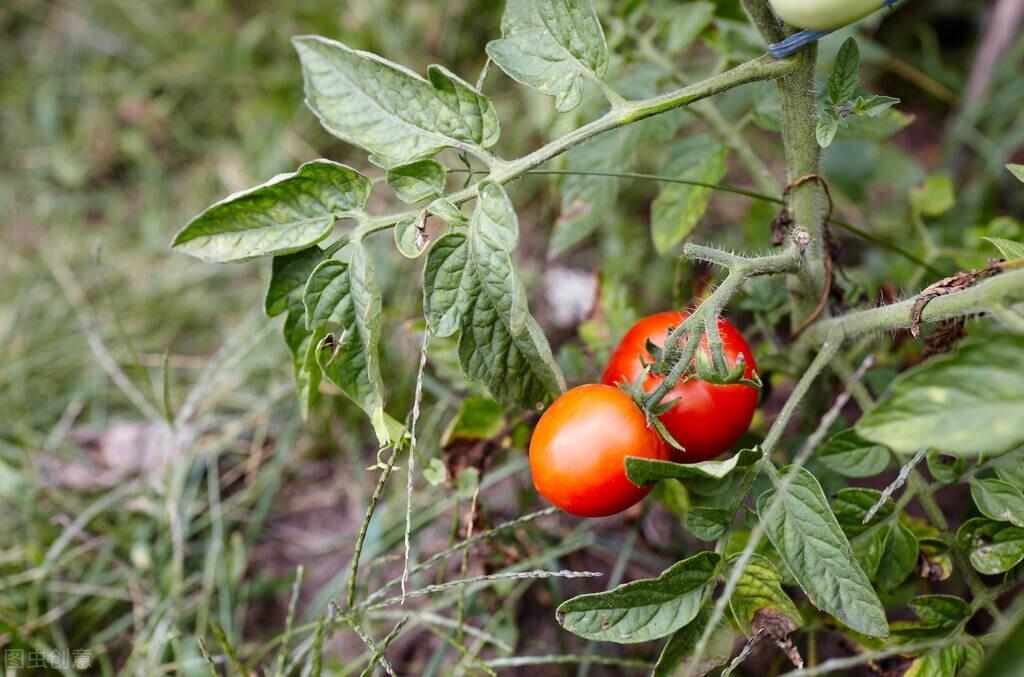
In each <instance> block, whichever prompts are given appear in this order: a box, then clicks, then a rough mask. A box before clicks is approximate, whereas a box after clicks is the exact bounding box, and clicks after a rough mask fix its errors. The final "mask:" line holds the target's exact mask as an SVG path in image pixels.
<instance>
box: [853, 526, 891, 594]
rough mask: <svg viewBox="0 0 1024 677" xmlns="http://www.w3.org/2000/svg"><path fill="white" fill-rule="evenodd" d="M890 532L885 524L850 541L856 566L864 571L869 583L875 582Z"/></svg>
mask: <svg viewBox="0 0 1024 677" xmlns="http://www.w3.org/2000/svg"><path fill="white" fill-rule="evenodd" d="M891 531H892V529H891V528H890V527H889V525H888V524H886V525H883V526H881V527H879V528H878V529H875V530H874V531H873V532H871V533H869V534H861V535H859V536H858V537H857V538H854V539H853V540H851V541H850V546H851V547H852V548H853V554H854V556H855V557H856V558H857V564H859V565H860V568H861V569H863V570H864V573H865V574H866V575H867V577H868V580H870V581H875V580H876V579H877V577H878V568H879V566H880V565H881V563H882V556H883V555H884V554H885V545H886V543H887V542H888V541H889V533H890V532H891Z"/></svg>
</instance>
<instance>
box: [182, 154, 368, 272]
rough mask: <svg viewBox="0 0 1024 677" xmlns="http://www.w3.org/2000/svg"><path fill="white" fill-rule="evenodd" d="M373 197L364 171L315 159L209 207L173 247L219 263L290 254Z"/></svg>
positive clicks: (360, 207)
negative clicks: (361, 172) (362, 172)
mask: <svg viewBox="0 0 1024 677" xmlns="http://www.w3.org/2000/svg"><path fill="white" fill-rule="evenodd" d="M369 197H370V182H369V180H367V179H366V177H364V176H363V175H362V174H360V173H359V172H357V171H356V170H354V169H352V168H351V167H346V166H345V165H341V164H338V163H336V162H330V161H328V160H314V161H313V162H307V163H306V164H304V165H302V166H301V167H299V169H298V170H297V171H296V172H294V173H292V174H280V175H278V176H275V177H274V178H272V179H271V180H270V181H267V182H266V183H264V184H262V185H259V186H256V187H255V188H250V189H249V190H246V191H242V192H240V193H235V194H234V195H230V196H228V197H226V198H224V199H223V200H221V201H220V202H218V203H217V204H215V205H213V206H211V207H209V208H207V209H206V211H204V212H203V213H202V214H200V215H199V216H197V217H195V218H194V219H192V221H190V222H189V224H188V225H187V226H185V227H184V228H183V229H182V230H181V232H179V233H178V234H177V235H176V236H175V238H174V242H173V243H172V244H171V246H172V247H173V248H174V249H177V250H178V251H181V252H184V253H186V254H190V255H192V256H195V257H197V258H200V259H203V260H204V261H216V262H220V263H225V262H235V261H246V260H248V259H252V258H256V257H259V256H275V255H279V254H290V253H292V252H297V251H301V250H303V249H306V248H308V247H310V246H312V245H314V244H316V243H317V242H319V241H320V240H322V239H324V238H325V237H327V236H328V235H330V234H331V231H332V230H333V229H334V222H335V221H336V220H338V219H340V218H345V217H347V216H352V215H354V214H358V213H360V212H362V211H363V209H364V208H365V207H366V201H367V200H368V199H369Z"/></svg>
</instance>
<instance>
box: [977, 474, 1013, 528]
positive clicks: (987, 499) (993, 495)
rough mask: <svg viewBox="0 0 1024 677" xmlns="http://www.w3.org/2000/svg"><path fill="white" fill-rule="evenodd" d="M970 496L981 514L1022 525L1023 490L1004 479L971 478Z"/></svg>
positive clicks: (999, 520)
mask: <svg viewBox="0 0 1024 677" xmlns="http://www.w3.org/2000/svg"><path fill="white" fill-rule="evenodd" d="M971 498H973V499H974V504H975V505H977V506H978V510H979V511H980V512H981V514H982V515H984V516H985V517H988V518H989V519H994V520H996V521H997V522H1009V523H1011V524H1013V525H1014V526H1018V527H1024V492H1022V491H1021V490H1020V489H1018V488H1017V487H1015V486H1013V485H1012V484H1010V483H1009V482H1006V481H1004V480H999V479H994V478H989V479H980V480H979V479H975V480H971Z"/></svg>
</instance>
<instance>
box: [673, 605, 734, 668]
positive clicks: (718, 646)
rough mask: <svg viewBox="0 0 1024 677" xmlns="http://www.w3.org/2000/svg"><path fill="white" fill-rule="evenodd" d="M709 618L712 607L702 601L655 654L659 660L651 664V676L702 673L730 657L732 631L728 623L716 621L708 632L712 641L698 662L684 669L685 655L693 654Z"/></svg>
mask: <svg viewBox="0 0 1024 677" xmlns="http://www.w3.org/2000/svg"><path fill="white" fill-rule="evenodd" d="M710 620H711V608H710V607H709V606H707V605H705V606H704V607H703V608H701V610H700V612H699V613H698V614H697V616H696V617H694V619H693V620H692V621H690V622H689V623H687V624H686V625H685V626H683V627H682V628H680V629H679V630H676V632H675V634H673V635H672V637H671V638H670V639H669V640H668V642H666V643H665V648H663V649H662V651H661V655H660V656H659V657H658V663H657V664H656V665H655V666H654V677H671V676H672V675H678V674H689V675H692V677H703V675H706V674H707V673H709V672H711V670H713V669H714V668H717V667H718V666H719V665H722V664H723V663H725V662H726V661H728V660H729V657H730V656H731V655H732V645H733V631H732V630H731V629H730V628H729V627H728V626H727V625H725V624H723V623H719V625H718V627H717V628H715V629H714V630H713V631H712V633H711V641H709V642H708V646H707V649H706V650H705V651H704V659H703V660H702V661H701V664H700V665H697V666H693V667H692V668H688V669H687V666H686V659H688V658H690V657H692V656H693V651H694V649H695V648H696V647H697V642H698V641H700V637H701V635H702V634H704V629H705V628H706V627H707V625H708V621H710ZM684 670H685V671H684Z"/></svg>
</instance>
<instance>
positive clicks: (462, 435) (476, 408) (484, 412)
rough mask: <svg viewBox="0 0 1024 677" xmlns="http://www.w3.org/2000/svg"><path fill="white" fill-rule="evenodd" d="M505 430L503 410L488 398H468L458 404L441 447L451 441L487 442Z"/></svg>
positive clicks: (498, 404)
mask: <svg viewBox="0 0 1024 677" xmlns="http://www.w3.org/2000/svg"><path fill="white" fill-rule="evenodd" d="M504 429H505V408H504V407H502V406H501V404H500V403H498V402H495V401H494V400H492V399H491V398H489V397H477V396H470V397H467V398H466V399H464V400H462V402H461V404H459V411H458V412H456V414H455V417H454V418H453V419H452V421H451V423H449V424H448V428H447V430H445V433H444V436H443V437H442V438H441V444H442V446H445V447H447V446H448V445H449V444H451V442H452V441H453V440H489V439H492V438H494V437H497V436H498V435H500V434H501V431H502V430H504Z"/></svg>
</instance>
